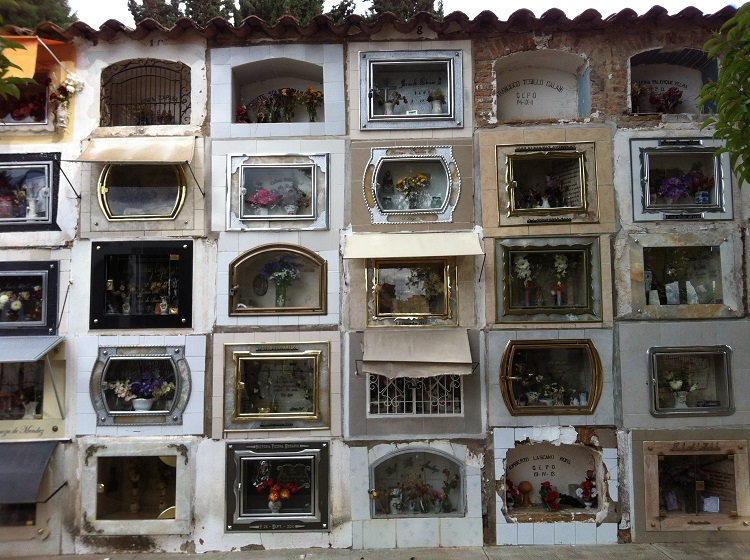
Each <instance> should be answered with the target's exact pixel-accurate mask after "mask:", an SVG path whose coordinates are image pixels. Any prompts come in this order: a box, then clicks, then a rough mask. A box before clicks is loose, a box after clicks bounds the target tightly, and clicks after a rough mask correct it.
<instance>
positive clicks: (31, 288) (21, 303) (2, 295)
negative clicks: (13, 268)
mask: <svg viewBox="0 0 750 560" xmlns="http://www.w3.org/2000/svg"><path fill="white" fill-rule="evenodd" d="M46 290H47V274H46V273H45V272H22V271H19V272H0V323H10V324H13V323H24V324H27V325H28V324H33V323H38V324H42V323H43V322H44V321H45V320H46V313H47V312H46V304H45V296H46ZM8 326H11V325H8Z"/></svg>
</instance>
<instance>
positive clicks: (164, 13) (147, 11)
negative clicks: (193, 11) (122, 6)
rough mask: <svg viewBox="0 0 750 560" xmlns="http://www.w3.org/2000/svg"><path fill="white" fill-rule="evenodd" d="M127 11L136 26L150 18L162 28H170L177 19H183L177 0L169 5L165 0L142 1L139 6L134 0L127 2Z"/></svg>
mask: <svg viewBox="0 0 750 560" xmlns="http://www.w3.org/2000/svg"><path fill="white" fill-rule="evenodd" d="M128 10H130V13H131V14H132V15H133V20H134V21H135V23H136V24H138V23H140V22H141V21H143V20H144V19H148V18H151V19H153V20H156V21H158V22H159V23H161V24H162V25H163V26H164V27H172V26H174V24H175V22H176V21H177V20H178V19H180V18H181V17H184V14H183V13H182V10H181V9H180V2H179V0H171V1H170V2H169V3H167V2H166V0H142V2H141V3H140V4H138V3H137V2H136V1H135V0H128Z"/></svg>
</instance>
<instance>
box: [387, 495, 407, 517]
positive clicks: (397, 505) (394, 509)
mask: <svg viewBox="0 0 750 560" xmlns="http://www.w3.org/2000/svg"><path fill="white" fill-rule="evenodd" d="M389 506H390V508H391V514H394V513H400V512H401V510H402V509H404V503H403V502H402V501H401V496H395V497H391V501H390V503H389Z"/></svg>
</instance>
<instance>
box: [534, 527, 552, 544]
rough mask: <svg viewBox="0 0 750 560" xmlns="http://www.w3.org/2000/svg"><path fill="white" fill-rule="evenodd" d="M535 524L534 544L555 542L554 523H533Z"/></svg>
mask: <svg viewBox="0 0 750 560" xmlns="http://www.w3.org/2000/svg"><path fill="white" fill-rule="evenodd" d="M532 525H533V526H534V544H555V524H554V523H532Z"/></svg>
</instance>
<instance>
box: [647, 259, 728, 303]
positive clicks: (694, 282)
mask: <svg viewBox="0 0 750 560" xmlns="http://www.w3.org/2000/svg"><path fill="white" fill-rule="evenodd" d="M643 270H644V287H645V290H646V298H647V299H646V301H647V302H648V305H685V304H687V305H695V304H708V303H719V304H720V303H722V302H723V295H722V281H721V251H720V248H719V247H718V246H705V247H644V248H643Z"/></svg>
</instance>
